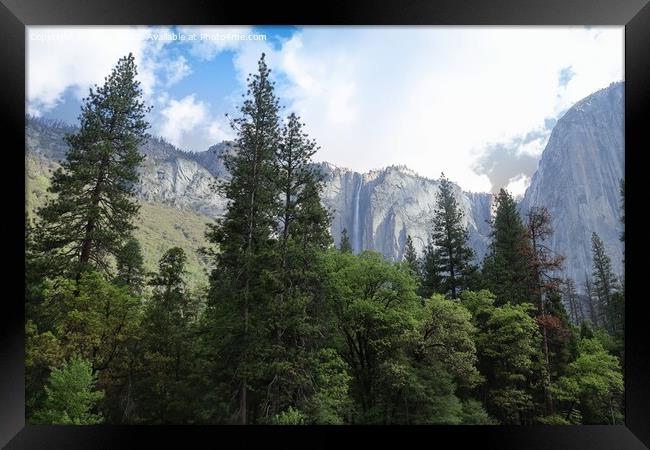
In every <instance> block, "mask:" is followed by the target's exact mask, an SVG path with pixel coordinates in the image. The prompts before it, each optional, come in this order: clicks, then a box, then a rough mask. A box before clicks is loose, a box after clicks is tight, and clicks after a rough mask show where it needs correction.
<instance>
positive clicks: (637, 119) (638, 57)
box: [0, 0, 650, 450]
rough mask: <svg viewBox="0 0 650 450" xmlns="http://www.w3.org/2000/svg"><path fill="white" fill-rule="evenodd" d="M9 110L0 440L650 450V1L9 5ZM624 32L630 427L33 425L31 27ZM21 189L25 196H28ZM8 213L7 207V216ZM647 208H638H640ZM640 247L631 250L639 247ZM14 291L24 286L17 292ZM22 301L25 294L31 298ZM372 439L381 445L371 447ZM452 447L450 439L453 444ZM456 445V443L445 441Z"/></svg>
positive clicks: (3, 25)
mask: <svg viewBox="0 0 650 450" xmlns="http://www.w3.org/2000/svg"><path fill="white" fill-rule="evenodd" d="M0 3H1V4H0V33H1V35H2V42H1V45H0V52H1V55H2V57H1V58H0V61H1V63H2V65H1V68H0V93H1V97H0V98H2V104H1V107H0V116H1V117H2V121H1V123H2V124H3V125H4V127H3V128H4V129H5V132H4V134H3V139H2V140H1V142H2V147H3V150H4V151H3V153H2V161H3V162H4V164H3V166H4V170H2V169H0V170H2V176H0V179H1V180H2V185H3V190H2V192H3V193H4V196H3V201H2V203H3V205H4V207H5V208H3V209H5V214H4V217H3V219H2V221H1V222H0V223H2V224H3V227H4V228H5V229H6V231H5V232H4V234H3V237H4V239H2V241H1V242H2V244H3V245H2V249H3V253H4V255H3V256H4V259H5V262H7V263H8V267H5V269H4V270H3V272H4V277H3V278H4V283H3V289H2V291H1V292H2V294H0V297H1V298H3V300H4V301H3V302H2V305H1V306H0V445H6V448H8V449H18V448H29V449H33V448H65V449H72V448H122V447H125V446H131V445H145V447H146V448H161V447H165V448H167V447H173V448H188V447H196V446H199V444H198V443H199V442H204V443H205V445H206V446H210V447H217V446H218V447H226V446H229V445H230V444H229V442H231V440H232V439H234V441H233V442H236V443H238V446H242V445H248V444H249V443H250V440H251V439H252V438H255V439H256V440H263V441H262V442H259V443H258V444H257V445H265V446H268V445H272V446H280V445H282V446H283V447H286V446H288V445H292V444H293V443H294V442H295V439H298V440H300V441H302V444H299V445H300V446H301V447H302V446H314V445H317V446H327V447H330V446H333V445H343V444H347V443H348V441H349V440H350V438H355V440H359V439H360V440H363V441H366V444H364V446H366V445H376V444H378V443H379V444H383V445H386V446H395V445H400V444H402V445H404V444H406V445H422V444H416V442H420V441H423V442H424V445H427V446H429V445H430V446H440V445H441V442H447V443H450V445H451V444H453V446H454V447H461V448H462V447H463V446H464V445H467V444H470V445H471V448H474V447H480V448H495V449H530V450H534V449H565V448H566V449H569V448H570V449H583V448H584V449H592V450H596V449H607V450H610V449H619V450H622V449H642V448H647V447H648V446H650V387H649V384H650V354H649V352H648V351H647V350H646V348H647V343H648V332H647V330H648V327H647V324H646V323H645V322H646V320H647V319H646V317H647V316H646V315H644V314H643V313H642V306H643V304H644V303H646V300H645V297H644V296H637V295H635V294H636V292H637V291H638V290H639V288H638V285H639V282H640V281H641V280H640V278H639V277H638V276H637V274H636V273H634V271H632V270H630V268H634V267H638V268H640V269H643V267H642V266H646V265H644V264H643V262H642V258H643V250H644V249H642V248H641V247H640V246H639V245H638V243H639V242H640V240H641V239H640V238H641V233H642V231H640V226H639V225H638V224H639V223H640V222H639V221H638V218H639V216H640V212H639V210H640V209H641V208H638V209H636V208H635V207H634V205H642V204H643V203H637V198H639V199H640V200H639V201H640V202H643V200H642V196H643V195H644V194H645V192H644V189H643V178H642V172H641V171H642V170H643V165H642V164H640V163H639V161H638V158H639V157H640V156H641V155H642V154H643V151H644V150H646V151H647V150H648V149H650V142H649V141H650V138H649V137H648V136H649V135H650V133H648V131H647V125H646V123H647V122H646V121H647V119H646V117H649V116H650V114H649V112H650V111H649V109H650V77H649V75H650V51H649V49H650V4H648V1H647V0H573V1H569V0H564V1H562V0H527V1H523V0H519V1H518V0H480V1H478V0H474V1H458V0H456V1H454V0H444V1H424V0H401V1H395V0H391V1H390V2H384V3H382V4H378V3H376V2H372V1H370V0H364V1H356V2H352V1H345V0H336V1H329V2H327V3H320V2H319V3H317V4H312V5H311V7H310V8H307V7H306V5H305V8H304V9H303V8H298V7H296V6H291V5H290V4H278V2H266V3H263V4H257V5H253V4H251V3H250V2H233V1H229V2H226V1H222V0H211V1H209V2H208V1H193V2H187V1H186V2H178V1H170V0H145V1H139V2H137V3H134V2H133V1H127V0H112V1H106V0H103V1H101V0H93V1H89V0H57V1H56V2H55V1H51V0H50V1H47V0H38V1H37V0H0ZM147 24H150V25H179V24H187V25H201V24H210V25H226V24H269V25H270V24H278V25H280V24H282V25H288V24H301V25H339V24H340V25H344V24H345V25H371V24H375V25H594V26H596V25H621V26H625V143H626V149H625V161H626V163H625V178H626V184H627V186H628V187H627V189H626V196H627V199H628V200H627V204H628V205H633V207H630V208H626V213H625V214H626V224H625V236H626V241H627V242H628V245H626V251H625V264H626V268H627V271H626V278H625V282H626V291H627V293H628V294H627V296H626V297H627V298H628V299H629V301H628V302H627V307H626V315H625V316H626V317H625V320H626V342H625V344H626V345H625V355H626V356H625V425H616V426H589V425H579V426H542V425H540V426H520V427H505V426H480V427H471V426H420V427H305V428H298V427H295V428H283V427H278V428H267V427H255V426H253V427H250V426H249V427H216V426H215V427H196V426H191V427H181V426H168V427H143V426H141V427H136V426H110V425H106V426H77V427H75V426H25V418H24V415H25V414H24V412H25V406H24V399H25V395H24V358H25V351H24V338H25V336H24V307H23V306H24V305H23V303H22V298H24V296H23V293H22V290H23V288H24V285H23V284H21V282H20V281H19V280H20V279H21V277H22V275H21V273H20V272H21V271H22V269H23V267H22V266H21V265H20V264H16V263H15V261H22V260H23V259H20V258H23V256H24V247H23V245H22V244H21V241H20V239H18V236H19V233H23V231H21V230H24V186H25V185H24V182H25V180H24V170H22V169H20V168H24V156H23V153H22V152H21V151H20V149H21V148H23V147H24V145H25V142H24V136H25V133H24V126H25V123H24V122H25V114H24V113H25V98H24V92H25V27H26V26H29V25H147ZM21 193H22V194H21ZM7 208H8V209H7ZM635 209H636V210H635ZM630 242H632V245H630V244H629V243H630ZM11 288H15V289H11ZM21 296H22V297H21ZM368 441H370V442H368ZM443 445H444V444H443ZM444 447H446V445H444Z"/></svg>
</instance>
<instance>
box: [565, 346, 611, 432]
mask: <svg viewBox="0 0 650 450" xmlns="http://www.w3.org/2000/svg"><path fill="white" fill-rule="evenodd" d="M553 392H554V394H555V396H556V397H557V399H558V400H559V401H560V402H561V405H562V407H563V409H564V410H565V411H566V417H565V420H567V421H568V422H570V423H576V422H575V421H573V422H571V421H570V419H571V414H573V411H574V409H578V410H579V413H580V414H579V416H575V417H577V418H579V420H580V422H577V423H586V424H596V423H611V424H615V423H620V422H621V421H622V420H623V414H622V407H621V402H622V400H623V398H622V394H623V376H622V373H621V367H620V363H619V361H618V358H616V357H615V356H612V355H610V354H609V353H607V351H606V350H605V349H604V348H603V346H602V345H601V343H600V342H599V341H598V340H597V339H586V338H585V339H582V340H581V341H580V345H579V356H578V358H577V359H576V360H575V361H573V362H572V363H570V364H569V369H568V371H567V374H566V375H565V376H562V377H560V378H559V379H558V380H557V382H556V383H555V384H554V386H553ZM574 420H575V419H574Z"/></svg>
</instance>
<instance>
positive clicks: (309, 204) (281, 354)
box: [262, 114, 331, 421]
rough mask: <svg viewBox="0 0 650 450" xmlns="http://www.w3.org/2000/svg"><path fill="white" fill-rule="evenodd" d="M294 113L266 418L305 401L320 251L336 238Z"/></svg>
mask: <svg viewBox="0 0 650 450" xmlns="http://www.w3.org/2000/svg"><path fill="white" fill-rule="evenodd" d="M303 126H304V124H302V123H301V122H300V119H299V117H298V116H296V115H295V114H291V115H289V117H288V120H287V122H286V124H285V125H284V127H283V128H282V131H281V139H280V142H279V145H278V149H277V151H276V165H277V169H278V172H277V184H278V188H279V190H280V192H281V199H282V200H281V202H282V203H281V205H280V209H279V213H278V227H279V229H278V246H277V258H278V260H277V268H278V269H277V278H276V279H277V288H276V294H275V296H274V298H273V299H272V301H271V302H270V303H269V314H268V327H267V328H268V329H269V330H271V332H272V336H269V340H270V341H272V342H274V346H273V347H272V350H271V352H270V355H269V357H270V361H269V365H268V368H269V371H270V373H269V377H268V379H269V381H268V389H267V392H268V396H267V397H268V398H267V399H266V402H265V404H264V405H263V406H262V409H263V411H264V412H265V420H271V421H273V420H276V419H274V417H275V416H276V415H278V414H281V413H283V412H286V411H288V410H289V408H295V407H299V406H300V405H301V404H304V403H305V400H306V397H307V395H308V393H309V392H308V391H309V389H307V387H308V385H309V382H310V379H311V376H310V372H312V369H313V367H311V365H310V361H311V360H312V358H313V355H314V351H315V346H314V339H315V331H316V330H315V328H314V325H316V324H314V323H313V320H312V315H311V314H310V312H311V310H312V308H313V305H312V301H313V300H314V297H315V296H316V295H317V294H318V292H319V290H320V289H318V283H319V276H318V273H317V266H316V263H317V254H318V253H319V252H322V251H324V250H325V249H326V248H327V247H328V246H329V245H330V243H331V238H330V236H329V231H328V229H329V214H328V213H327V212H326V211H325V209H324V208H323V206H322V205H321V202H320V191H321V190H322V174H321V173H320V171H319V170H318V168H317V167H316V166H314V165H313V164H312V161H311V158H312V156H313V155H314V153H316V151H317V149H318V148H317V147H316V143H315V142H314V141H313V140H310V139H309V137H308V135H307V134H306V133H305V132H304V131H303Z"/></svg>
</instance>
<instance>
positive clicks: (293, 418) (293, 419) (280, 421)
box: [269, 406, 307, 425]
mask: <svg viewBox="0 0 650 450" xmlns="http://www.w3.org/2000/svg"><path fill="white" fill-rule="evenodd" d="M306 418H307V416H305V414H303V413H302V412H301V411H299V410H297V409H294V408H293V407H292V406H290V407H289V409H287V410H286V411H282V412H280V413H278V414H276V415H275V416H273V418H272V419H271V421H270V422H269V424H270V425H305V420H306Z"/></svg>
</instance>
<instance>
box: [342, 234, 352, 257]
mask: <svg viewBox="0 0 650 450" xmlns="http://www.w3.org/2000/svg"><path fill="white" fill-rule="evenodd" d="M339 250H341V251H342V252H343V253H352V244H351V243H350V237H349V236H348V230H347V228H343V231H342V232H341V243H340V244H339Z"/></svg>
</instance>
